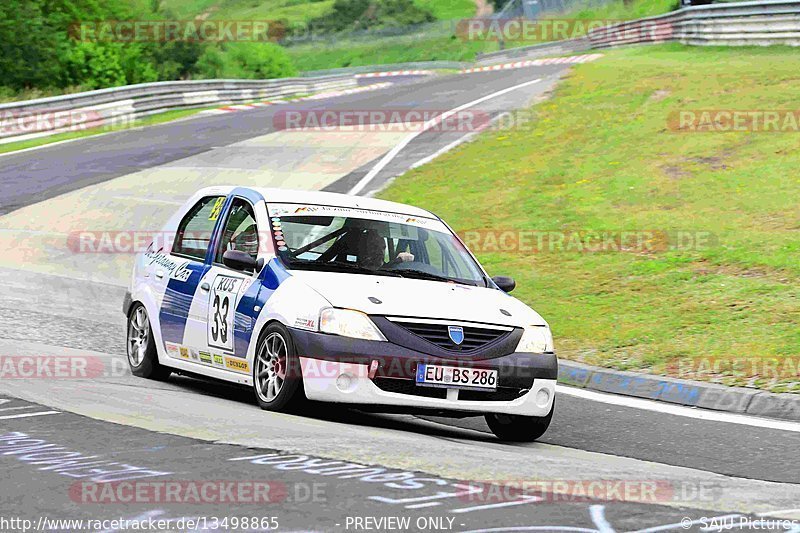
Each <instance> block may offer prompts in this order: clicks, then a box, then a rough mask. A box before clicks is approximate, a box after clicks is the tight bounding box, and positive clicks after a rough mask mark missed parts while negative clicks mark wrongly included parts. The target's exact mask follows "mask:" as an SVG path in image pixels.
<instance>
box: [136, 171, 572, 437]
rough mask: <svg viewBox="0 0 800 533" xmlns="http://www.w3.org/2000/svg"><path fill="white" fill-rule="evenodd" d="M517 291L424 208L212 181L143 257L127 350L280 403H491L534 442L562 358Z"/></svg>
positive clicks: (494, 423) (428, 408) (494, 415)
mask: <svg viewBox="0 0 800 533" xmlns="http://www.w3.org/2000/svg"><path fill="white" fill-rule="evenodd" d="M165 236H169V237H165ZM513 288H514V281H513V280H512V279H511V278H507V277H495V278H490V277H489V276H488V275H487V274H486V272H485V271H484V270H483V268H482V267H481V266H480V264H479V263H478V262H477V260H476V259H475V258H474V257H473V255H472V254H471V253H470V252H469V250H467V248H466V247H465V246H464V244H463V243H462V242H461V240H460V239H459V238H458V237H457V236H456V235H455V233H454V232H453V231H452V230H451V229H450V228H449V227H448V226H447V225H446V224H445V223H444V222H443V221H442V220H441V219H440V218H438V217H437V216H436V215H434V214H432V213H430V212H428V211H425V210H423V209H419V208H416V207H411V206H407V205H402V204H397V203H393V202H387V201H383V200H377V199H371V198H362V197H354V196H347V195H342V194H334V193H324V192H306V191H289V190H280V189H261V188H253V187H209V188H205V189H203V190H201V191H199V192H197V193H196V194H195V195H194V196H193V197H192V198H190V199H189V200H188V201H187V202H186V203H185V204H184V205H183V206H182V207H181V208H180V209H179V210H178V212H177V213H175V214H174V215H173V216H172V218H171V219H170V220H169V221H168V222H167V224H166V226H165V227H164V228H163V231H162V232H160V233H159V234H158V235H157V236H156V238H154V239H153V242H152V243H151V244H150V246H149V248H148V249H147V251H146V252H145V253H143V254H141V255H139V256H137V257H136V260H135V265H134V268H133V274H132V278H131V286H130V290H129V293H128V294H127V295H126V298H125V303H124V309H123V310H124V312H125V314H126V315H127V317H128V327H127V354H128V361H129V363H130V366H131V371H132V372H133V374H134V375H137V376H141V377H145V378H154V379H166V378H167V377H168V376H169V375H170V373H172V372H177V373H182V374H190V375H191V374H199V375H203V376H208V377H211V378H216V379H221V380H226V381H230V382H234V383H240V384H243V385H247V386H250V387H252V388H253V390H254V393H255V397H256V399H257V401H258V404H259V405H260V406H261V407H262V408H264V409H268V410H275V411H278V410H289V409H297V408H298V407H301V406H303V405H305V404H306V403H307V401H308V400H312V401H324V402H334V403H340V404H350V405H352V406H355V407H358V408H361V409H378V410H381V411H387V412H388V411H392V412H394V411H400V412H425V413H430V414H436V415H439V416H455V417H463V416H475V415H485V417H486V420H487V422H488V424H489V426H490V428H491V429H492V431H493V432H494V433H495V434H496V435H497V436H498V437H499V438H501V439H504V440H517V441H530V440H535V439H537V438H538V437H540V436H541V435H542V434H543V433H544V432H545V431H546V430H547V427H548V425H549V424H550V420H551V418H552V415H553V408H554V396H555V384H556V376H557V370H558V369H557V367H558V361H557V358H556V355H555V352H554V349H553V339H552V336H551V334H550V328H549V326H548V324H547V323H546V322H545V321H544V319H542V317H541V316H539V314H537V313H536V312H535V311H533V310H532V309H530V308H529V307H528V306H526V305H525V304H523V303H522V302H520V301H519V300H517V299H516V298H514V297H512V296H510V295H508V294H507V293H508V292H510V291H511V290H512V289H513Z"/></svg>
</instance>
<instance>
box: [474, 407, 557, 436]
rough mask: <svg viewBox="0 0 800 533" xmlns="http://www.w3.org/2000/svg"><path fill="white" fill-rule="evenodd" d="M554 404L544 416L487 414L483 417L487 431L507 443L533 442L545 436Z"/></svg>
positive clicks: (551, 417)
mask: <svg viewBox="0 0 800 533" xmlns="http://www.w3.org/2000/svg"><path fill="white" fill-rule="evenodd" d="M555 410H556V402H555V400H553V406H552V407H551V408H550V412H549V413H548V414H547V415H546V416H519V415H505V414H500V413H487V414H486V415H484V417H485V418H486V423H487V424H488V425H489V429H491V430H492V433H494V434H495V436H496V437H497V438H498V439H500V440H502V441H507V442H533V441H535V440H536V439H538V438H539V437H541V436H542V435H544V434H545V432H546V431H547V428H548V427H550V420H552V419H553V412H554V411H555Z"/></svg>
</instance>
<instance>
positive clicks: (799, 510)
mask: <svg viewBox="0 0 800 533" xmlns="http://www.w3.org/2000/svg"><path fill="white" fill-rule="evenodd" d="M790 513H800V507H798V508H797V509H779V510H777V511H765V512H763V513H756V516H775V515H783V514H790Z"/></svg>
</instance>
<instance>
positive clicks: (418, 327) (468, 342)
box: [393, 320, 510, 352]
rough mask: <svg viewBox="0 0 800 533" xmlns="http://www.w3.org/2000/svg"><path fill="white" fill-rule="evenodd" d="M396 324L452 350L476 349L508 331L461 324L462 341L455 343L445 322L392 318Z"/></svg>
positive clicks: (465, 350) (466, 350)
mask: <svg viewBox="0 0 800 533" xmlns="http://www.w3.org/2000/svg"><path fill="white" fill-rule="evenodd" d="M393 322H394V323H395V324H397V325H398V326H402V327H403V328H404V329H406V330H408V331H410V332H411V333H413V334H414V335H416V336H418V337H422V338H423V339H425V340H426V341H428V342H430V343H433V344H435V345H436V346H438V347H440V348H444V349H445V350H451V351H454V352H469V351H472V350H477V349H479V348H482V347H484V346H486V345H487V344H490V343H492V342H495V341H497V340H499V339H502V338H504V337H506V336H507V335H508V334H509V333H510V331H509V330H502V329H489V328H481V327H474V326H463V328H464V341H463V342H462V343H461V344H456V343H454V342H453V341H452V340H450V335H449V333H448V330H447V328H448V325H447V324H434V323H424V322H401V321H397V320H393Z"/></svg>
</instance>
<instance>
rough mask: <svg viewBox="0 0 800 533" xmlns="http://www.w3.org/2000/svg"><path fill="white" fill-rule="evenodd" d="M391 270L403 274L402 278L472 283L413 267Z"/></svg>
mask: <svg viewBox="0 0 800 533" xmlns="http://www.w3.org/2000/svg"><path fill="white" fill-rule="evenodd" d="M391 272H395V273H397V274H399V275H401V276H403V277H404V278H417V279H429V280H432V281H445V282H448V283H450V282H452V283H458V284H459V285H472V284H471V283H467V282H465V281H461V280H457V279H453V278H448V277H447V276H440V275H438V274H431V273H430V272H425V271H423V270H416V269H413V268H408V269H406V268H403V269H398V270H392V271H391ZM472 286H474V285H472Z"/></svg>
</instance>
